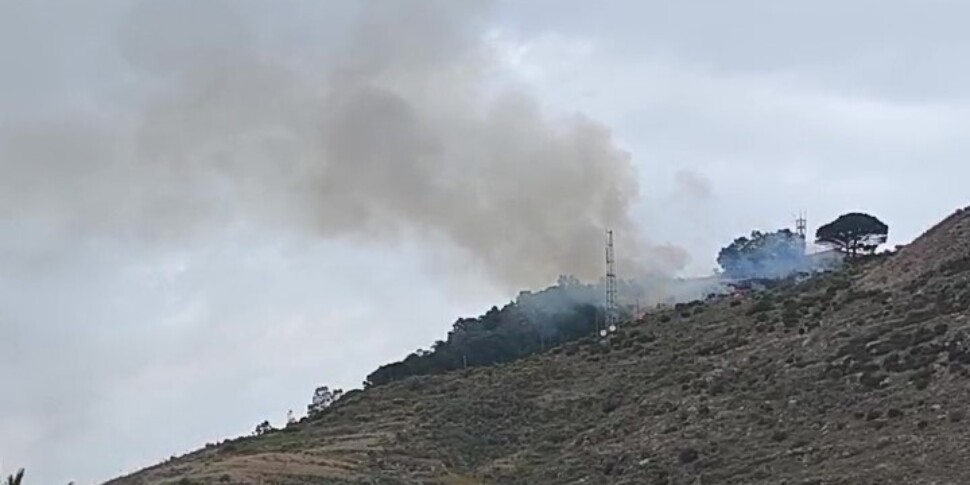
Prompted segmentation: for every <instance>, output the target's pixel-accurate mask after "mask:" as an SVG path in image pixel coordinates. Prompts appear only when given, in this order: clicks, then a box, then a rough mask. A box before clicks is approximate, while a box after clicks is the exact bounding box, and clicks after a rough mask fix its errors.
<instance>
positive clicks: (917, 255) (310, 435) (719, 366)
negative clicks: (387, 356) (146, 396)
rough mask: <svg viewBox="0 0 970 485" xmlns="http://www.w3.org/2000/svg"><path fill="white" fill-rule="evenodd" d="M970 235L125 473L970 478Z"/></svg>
mask: <svg viewBox="0 0 970 485" xmlns="http://www.w3.org/2000/svg"><path fill="white" fill-rule="evenodd" d="M968 242H970V211H962V212H959V213H957V214H955V215H954V216H952V217H951V218H949V219H947V220H946V221H944V222H943V223H942V224H941V225H939V226H937V227H936V228H934V229H933V230H931V231H929V232H928V233H927V234H925V235H924V236H922V237H921V238H920V239H918V240H917V241H915V242H914V243H913V244H911V245H909V246H908V247H906V248H904V249H903V250H901V251H900V252H899V253H897V254H895V255H891V256H880V257H876V258H872V259H869V260H866V261H860V262H858V263H855V264H853V265H851V266H850V267H848V268H847V269H845V270H843V271H842V272H839V273H833V274H828V275H823V276H819V277H815V278H812V279H809V280H806V281H801V282H795V281H787V282H783V283H781V284H779V285H778V286H777V287H775V288H772V289H771V290H768V291H765V292H762V293H759V294H756V295H754V296H752V297H746V298H735V297H728V296H725V297H719V298H715V299H709V300H706V301H697V302H693V303H690V304H682V305H678V306H676V307H674V308H669V309H666V310H662V311H658V312H655V313H652V314H649V315H648V316H647V317H646V318H644V319H643V320H640V321H638V322H631V323H630V324H627V325H625V326H624V327H623V328H622V330H621V332H620V333H619V334H618V335H616V336H614V337H612V338H610V339H609V340H606V341H600V340H598V339H594V338H586V339H583V340H579V341H575V342H570V343H567V344H564V345H561V346H558V347H556V348H554V349H551V350H550V351H547V352H545V353H542V354H540V355H537V356H533V357H530V358H527V359H523V360H518V361H515V362H511V363H507V364H502V365H498V366H492V367H480V368H474V369H467V370H457V371H453V372H449V373H446V374H441V375H433V376H418V377H410V378H407V379H404V380H401V381H397V382H392V383H389V384H387V385H382V386H376V387H373V388H370V389H367V390H366V391H361V392H353V393H350V394H349V395H347V396H346V397H345V398H344V399H342V400H341V401H339V402H338V403H337V404H335V405H334V406H332V407H331V408H330V409H329V410H327V411H326V412H325V413H324V414H323V415H321V416H319V417H318V418H315V419H313V420H305V421H303V422H301V423H299V424H296V425H293V426H290V427H288V428H287V429H285V430H281V431H277V432H273V433H270V434H268V435H264V436H261V437H249V438H241V439H236V440H232V441H227V442H224V443H221V444H218V445H214V446H210V447H207V448H206V449H203V450H199V451H196V452H193V453H190V454H188V455H185V456H183V457H181V458H178V459H175V460H172V461H169V462H167V463H163V464H161V465H158V466H155V467H152V468H149V469H146V470H143V471H140V472H138V473H135V474H133V475H131V476H127V477H123V478H119V479H117V480H114V481H112V482H109V483H111V484H114V485H136V484H156V483H178V484H191V483H198V484H209V483H237V484H250V483H265V484H270V483H272V484H303V483H370V484H397V483H440V484H478V483H503V484H504V483H512V484H536V483H556V484H569V483H576V484H579V483H586V484H601V483H617V484H643V483H646V484H698V483H703V484H709V483H735V484H779V483H788V484H818V485H821V484H853V485H855V484H876V483H882V484H891V483H910V484H924V483H925V484H930V483H970V468H968V467H967V466H966V460H967V459H968V458H970V440H968V439H967V436H968V433H967V431H966V427H967V425H968V422H967V420H968V419H970V417H968V416H967V403H968V402H970V370H968V366H970V336H968V335H970V321H968V316H970V265H968V264H966V261H968V260H970V243H968Z"/></svg>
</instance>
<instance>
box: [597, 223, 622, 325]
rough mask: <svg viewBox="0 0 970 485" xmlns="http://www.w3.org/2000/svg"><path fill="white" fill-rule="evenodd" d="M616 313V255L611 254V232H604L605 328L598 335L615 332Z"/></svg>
mask: <svg viewBox="0 0 970 485" xmlns="http://www.w3.org/2000/svg"><path fill="white" fill-rule="evenodd" d="M617 319H618V315H617V311H616V255H615V254H614V252H613V230H612V229H609V230H607V231H606V328H604V329H602V330H600V335H602V336H606V333H607V332H615V331H616V324H617Z"/></svg>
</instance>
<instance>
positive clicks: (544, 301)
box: [364, 277, 604, 386]
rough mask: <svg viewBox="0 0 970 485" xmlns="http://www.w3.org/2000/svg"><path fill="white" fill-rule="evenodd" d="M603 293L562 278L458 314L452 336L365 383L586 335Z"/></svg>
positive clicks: (490, 360)
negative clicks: (473, 313) (476, 313)
mask: <svg viewBox="0 0 970 485" xmlns="http://www.w3.org/2000/svg"><path fill="white" fill-rule="evenodd" d="M603 294H604V293H603V290H602V288H601V287H598V286H595V285H586V284H582V283H580V282H579V280H577V279H576V278H572V277H561V278H560V279H559V283H558V284H557V285H556V286H552V287H549V288H547V289H545V290H542V291H539V292H522V293H521V294H520V295H519V297H518V298H516V300H515V301H514V302H512V303H509V304H507V305H505V306H504V307H502V308H498V307H494V306H493V307H492V308H491V309H490V310H489V311H487V312H485V314H484V315H482V316H480V317H478V318H460V319H458V321H456V322H455V324H454V325H453V326H452V330H451V331H450V332H448V337H447V339H446V340H439V341H437V342H435V343H434V345H432V346H431V349H429V350H423V349H422V350H417V351H415V352H414V353H412V354H410V355H408V356H407V357H406V358H405V359H404V360H402V361H400V362H393V363H390V364H387V365H383V366H381V367H380V368H378V369H377V370H375V371H374V372H372V373H371V374H370V375H368V376H367V380H366V381H365V383H364V385H365V386H374V385H380V384H385V383H388V382H392V381H396V380H399V379H403V378H405V377H408V376H412V375H424V374H438V373H442V372H447V371H450V370H455V369H461V368H464V367H477V366H486V365H493V364H497V363H501V362H508V361H511V360H515V359H518V358H521V357H525V356H528V355H532V354H535V353H537V352H541V351H543V350H545V349H547V348H551V347H553V346H555V345H557V344H560V343H563V342H567V341H570V340H575V339H578V338H581V337H585V336H587V335H590V334H592V333H594V332H595V329H596V321H597V318H600V316H601V314H602V300H603Z"/></svg>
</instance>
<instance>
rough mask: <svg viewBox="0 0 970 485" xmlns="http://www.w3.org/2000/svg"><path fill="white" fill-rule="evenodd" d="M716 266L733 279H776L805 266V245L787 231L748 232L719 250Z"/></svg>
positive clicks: (792, 233) (806, 263)
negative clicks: (719, 266) (749, 233)
mask: <svg viewBox="0 0 970 485" xmlns="http://www.w3.org/2000/svg"><path fill="white" fill-rule="evenodd" d="M717 262H718V264H720V265H721V268H723V269H724V274H725V275H726V276H727V277H729V278H733V279H752V278H779V277H783V276H787V275H789V274H791V273H794V272H796V271H801V270H804V269H805V268H806V267H807V265H808V261H807V258H806V256H805V241H804V240H803V239H802V238H801V237H800V236H799V235H797V234H795V233H794V232H792V231H791V230H789V229H780V230H778V231H775V232H761V231H752V232H751V236H750V237H747V236H742V237H739V238H737V239H735V240H734V241H733V242H731V244H729V245H728V246H726V247H724V248H722V249H721V251H720V252H719V253H718V255H717Z"/></svg>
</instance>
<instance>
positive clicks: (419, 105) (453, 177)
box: [0, 0, 684, 287]
mask: <svg viewBox="0 0 970 485" xmlns="http://www.w3.org/2000/svg"><path fill="white" fill-rule="evenodd" d="M487 7H488V6H487V5H486V4H481V3H472V2H451V1H421V2H417V1H394V2H368V3H366V4H364V6H362V7H361V8H360V9H359V11H356V12H354V15H355V16H356V19H357V20H356V21H355V22H354V23H353V24H352V25H353V27H352V28H350V29H344V30H340V29H338V28H336V27H333V26H331V25H328V24H326V22H322V23H321V25H320V26H319V29H322V30H327V29H333V31H332V32H331V33H328V35H326V36H324V37H325V38H327V39H328V41H327V42H326V45H325V46H316V45H306V46H296V47H294V46H292V45H286V46H285V47H281V46H280V44H279V43H274V42H273V41H272V38H271V36H266V35H263V34H264V33H262V32H260V31H258V29H254V28H253V26H252V25H251V24H252V22H251V20H252V19H250V18H248V17H247V16H246V14H245V12H241V11H239V10H238V9H237V6H236V5H235V4H231V3H230V2H228V1H217V0H204V1H202V0H191V1H190V0H166V1H162V0H150V1H144V2H140V3H138V4H136V5H133V7H132V8H131V10H130V12H129V13H128V15H127V16H126V17H125V18H124V21H123V22H122V25H121V26H120V27H119V30H118V33H117V49H118V53H119V56H120V58H121V59H122V60H123V62H124V64H125V66H126V71H127V76H128V78H126V79H125V80H124V82H123V83H121V84H122V85H123V86H127V87H128V88H125V89H129V88H130V91H124V90H123V91H122V92H119V93H118V96H116V97H112V99H111V102H110V104H108V105H103V106H99V107H98V108H97V109H95V110H89V111H86V112H83V113H81V114H78V115H77V116H76V117H74V118H72V119H60V120H58V121H57V122H50V121H44V120H40V121H34V122H31V123H27V122H16V123H7V124H5V125H2V126H0V168H2V170H3V173H4V174H5V175H4V177H3V178H2V179H0V216H2V217H4V218H14V217H15V218H20V219H25V218H26V219H30V220H33V221H35V222H36V223H41V224H46V225H50V226H51V227H55V228H58V229H62V230H66V231H76V232H83V233H88V232H93V233H99V234H110V235H112V236H118V237H125V238H136V239H139V240H150V241H152V242H157V241H170V240H178V239H181V238H188V237H204V236H205V235H206V233H207V231H212V230H216V229H219V228H223V229H224V228H227V227H234V226H251V225H256V226H260V227H263V226H265V227H276V226H278V227H280V228H286V229H288V230H296V231H301V232H304V233H305V234H309V235H313V236H315V237H323V238H335V237H364V238H368V239H379V240H386V241H394V240H396V239H397V238H401V237H415V236H417V237H421V235H426V236H428V237H429V240H431V239H442V238H443V239H445V240H449V241H451V242H452V243H453V244H455V245H456V246H457V247H460V248H461V249H462V250H463V251H465V252H467V253H468V255H469V256H471V257H472V258H474V259H476V260H477V261H478V262H479V263H481V264H482V266H483V267H484V268H486V269H487V270H488V271H491V272H492V274H493V276H494V277H495V278H496V279H497V280H499V281H501V282H504V283H507V284H509V285H514V286H518V287H521V286H537V285H542V284H546V283H550V282H552V281H553V280H554V279H555V277H556V276H557V275H559V274H563V273H567V274H575V275H577V276H579V277H581V278H584V279H592V278H596V277H598V275H600V274H601V273H602V270H603V235H604V230H605V229H606V228H612V229H614V230H615V231H616V234H617V237H618V241H617V247H618V254H619V256H620V265H621V267H622V268H624V270H625V272H627V273H628V274H631V273H634V272H649V271H670V270H673V269H676V268H678V267H679V266H680V265H682V264H683V263H684V254H683V252H682V251H681V250H679V249H677V248H672V247H662V246H654V245H651V244H649V243H647V242H646V241H645V240H643V239H642V238H641V237H640V235H639V234H638V228H637V225H636V224H635V223H634V221H632V220H631V218H630V215H629V210H630V208H631V205H632V204H633V203H634V202H635V200H636V199H637V197H638V185H637V176H636V173H635V171H634V168H633V166H632V164H631V160H630V156H629V154H627V153H625V152H624V151H622V150H621V149H619V148H617V146H616V145H615V144H614V142H613V140H612V138H611V134H610V132H609V130H608V129H606V128H605V127H603V126H601V125H600V124H598V123H596V122H594V121H591V120H589V119H586V118H584V117H582V116H579V115H576V116H572V117H566V118H563V119H554V118H551V117H549V116H547V115H546V114H544V113H543V112H542V110H541V109H540V107H539V106H538V103H537V101H536V100H535V99H533V98H532V97H530V96H529V95H528V93H523V92H521V91H517V90H513V89H508V88H505V87H503V83H502V82H501V63H499V62H497V60H496V57H495V56H496V54H495V52H494V51H493V50H492V49H491V45H490V44H489V42H488V41H487V40H486V39H487V38H488V37H487V35H486V34H487V19H488V18H487V11H488V8H487ZM328 32H330V31H329V30H328ZM268 37H270V38H269V39H268Z"/></svg>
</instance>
